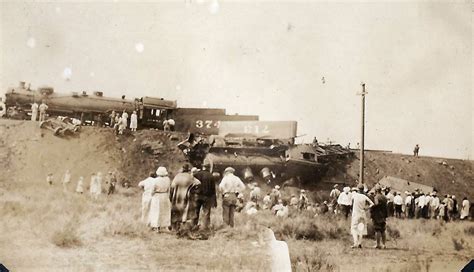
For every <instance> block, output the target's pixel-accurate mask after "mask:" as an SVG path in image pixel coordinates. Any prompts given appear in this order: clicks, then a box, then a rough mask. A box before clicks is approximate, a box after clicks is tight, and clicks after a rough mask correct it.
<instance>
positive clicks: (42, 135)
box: [0, 120, 186, 184]
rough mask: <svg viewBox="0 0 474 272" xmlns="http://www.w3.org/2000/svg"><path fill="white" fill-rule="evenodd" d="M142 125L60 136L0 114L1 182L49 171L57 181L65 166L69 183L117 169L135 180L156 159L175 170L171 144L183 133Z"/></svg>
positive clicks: (178, 158) (177, 157)
mask: <svg viewBox="0 0 474 272" xmlns="http://www.w3.org/2000/svg"><path fill="white" fill-rule="evenodd" d="M170 136H171V134H168V133H163V132H160V131H152V130H143V131H139V132H136V133H135V134H133V135H131V134H129V135H120V136H118V137H116V136H115V135H114V134H113V131H112V129H109V128H96V127H83V128H82V129H81V132H80V133H79V134H78V135H77V136H73V137H67V138H61V137H56V136H53V135H52V132H51V131H48V130H44V129H40V128H39V127H38V123H33V122H30V121H12V120H0V166H1V167H2V169H5V171H4V172H3V174H2V175H0V184H1V183H3V184H6V183H5V182H3V181H5V180H6V179H16V180H21V181H28V182H44V183H46V176H47V175H48V173H53V175H54V181H55V182H56V183H59V182H60V180H61V177H62V175H63V174H64V172H65V171H66V170H67V169H70V170H71V173H72V178H73V183H74V184H75V183H76V181H77V179H78V178H79V177H80V176H83V177H84V180H85V182H86V184H87V183H88V181H89V178H90V175H91V174H92V173H97V172H102V173H103V174H106V173H107V172H108V171H114V170H117V173H118V176H119V180H120V182H129V183H130V184H136V183H138V182H139V181H140V180H142V179H144V178H145V177H147V176H148V175H149V173H150V172H151V171H155V170H156V168H157V167H158V166H160V165H164V166H166V167H168V168H169V171H171V172H172V173H176V171H177V170H178V169H179V167H180V166H181V164H182V163H183V162H184V157H183V155H182V154H181V151H180V150H179V149H177V148H176V144H177V142H178V141H179V140H182V139H184V137H186V135H184V134H179V133H174V134H173V137H170Z"/></svg>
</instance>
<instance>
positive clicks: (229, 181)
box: [219, 167, 245, 227]
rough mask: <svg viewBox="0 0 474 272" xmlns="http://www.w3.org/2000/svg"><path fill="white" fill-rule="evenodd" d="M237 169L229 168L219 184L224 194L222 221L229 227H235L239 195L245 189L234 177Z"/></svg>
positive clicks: (239, 180)
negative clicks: (235, 212)
mask: <svg viewBox="0 0 474 272" xmlns="http://www.w3.org/2000/svg"><path fill="white" fill-rule="evenodd" d="M234 172H235V169H234V168H232V167H227V168H226V169H225V170H224V177H223V178H222V181H221V183H220V184H219V190H220V192H221V193H222V219H223V220H224V223H225V224H226V225H228V226H231V227H234V211H235V206H236V205H237V194H238V193H241V192H242V191H243V190H244V189H245V184H244V183H243V182H242V180H241V179H240V178H239V177H237V176H235V175H234Z"/></svg>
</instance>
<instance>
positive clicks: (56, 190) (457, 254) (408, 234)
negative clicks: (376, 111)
mask: <svg viewBox="0 0 474 272" xmlns="http://www.w3.org/2000/svg"><path fill="white" fill-rule="evenodd" d="M169 136H170V135H169V134H164V133H162V132H157V131H140V132H138V133H137V134H135V135H134V136H132V135H129V136H123V137H119V138H116V137H115V136H114V135H113V133H112V131H111V130H109V129H98V128H91V127H86V128H84V129H83V131H82V132H81V133H80V135H79V136H78V137H71V138H67V139H62V138H57V137H55V136H52V133H49V131H45V130H40V129H39V128H38V127H37V126H36V125H35V124H33V123H31V122H28V121H10V120H0V169H2V170H3V171H1V173H0V215H1V218H2V220H1V222H2V224H0V262H1V263H3V264H4V265H6V266H7V267H9V268H10V269H12V270H13V271H64V270H66V271H84V270H85V271H130V270H133V271H150V270H153V271H156V270H165V271H169V270H174V271H176V270H180V271H182V270H185V271H190V270H194V271H204V270H214V271H237V270H238V271H242V270H245V271H265V270H269V265H268V264H269V260H268V255H267V250H266V247H265V245H264V244H262V243H260V240H261V237H260V233H261V230H262V228H265V227H271V228H272V230H274V232H275V235H276V236H277V238H279V239H283V240H286V241H287V243H288V246H289V250H290V256H291V260H292V265H293V268H294V270H297V271H317V270H322V271H459V269H460V268H462V266H463V265H464V264H466V263H467V262H468V260H470V259H471V258H472V257H473V256H474V223H473V222H462V223H461V222H453V223H448V224H443V223H440V222H437V221H425V220H396V219H391V220H390V221H389V222H388V225H389V229H390V230H389V231H388V233H389V241H388V249H387V250H374V249H369V248H368V247H369V246H371V245H373V243H374V241H373V240H371V239H367V240H366V241H365V244H364V246H365V248H364V249H362V250H352V249H350V245H351V237H350V235H349V222H348V221H345V220H343V219H340V218H334V217H325V216H323V217H317V218H313V217H309V216H307V215H299V216H298V217H291V218H287V219H283V220H278V219H276V218H274V217H273V216H272V215H271V214H269V213H266V212H263V213H260V214H259V215H258V216H256V217H249V216H245V215H243V214H238V215H237V218H236V221H237V222H236V225H237V227H236V228H235V229H227V228H223V227H222V220H221V218H220V216H219V214H220V208H218V209H216V210H214V211H213V216H212V222H213V225H214V226H215V228H216V231H215V233H214V235H213V236H212V237H211V238H210V239H209V240H205V241H191V240H185V239H178V238H176V237H175V236H174V235H170V234H156V233H152V232H150V231H149V230H148V229H147V228H145V227H144V226H143V225H142V224H141V223H140V222H139V217H140V197H141V196H140V191H139V190H138V189H136V188H134V187H133V188H130V189H125V188H121V187H119V190H118V193H117V194H115V195H113V196H108V197H106V196H103V197H102V198H101V199H99V200H98V201H93V200H91V199H90V198H89V197H88V196H87V195H77V194H75V193H73V190H74V188H73V187H75V186H76V182H77V179H78V177H79V176H84V178H85V179H84V180H85V185H86V187H87V185H88V183H89V181H90V174H91V173H92V172H97V171H102V172H107V171H108V170H114V169H118V170H119V172H120V179H121V181H122V182H130V183H132V184H136V183H137V182H138V181H139V180H141V179H143V178H145V177H146V176H147V175H148V173H149V172H150V171H152V170H154V169H156V167H157V166H159V165H165V166H167V167H168V168H169V169H170V170H171V172H174V173H175V172H176V171H177V169H178V167H179V165H180V164H181V163H182V162H183V161H184V158H183V157H182V155H181V154H180V153H179V152H180V151H179V150H177V149H176V148H175V144H176V143H177V141H178V140H180V139H183V138H184V137H185V135H180V134H177V135H175V136H174V137H176V139H175V140H170V138H169ZM396 156H398V157H396ZM396 156H395V158H396V159H390V157H389V156H388V155H381V154H378V153H377V154H375V155H374V156H373V157H371V155H369V163H368V174H369V175H371V174H372V171H374V173H375V171H376V170H375V168H373V167H377V169H379V171H378V174H374V175H379V174H380V173H382V174H383V172H384V171H385V172H386V173H388V174H392V173H391V172H389V171H392V169H393V171H395V172H397V173H404V174H406V175H407V176H410V175H412V176H417V173H421V175H420V177H419V178H420V179H421V177H423V179H426V180H427V181H428V182H438V181H437V180H435V179H434V177H436V176H440V177H442V179H445V177H446V176H445V175H451V176H454V177H455V179H454V180H455V182H454V183H447V184H449V187H448V186H447V185H446V187H443V189H444V190H452V191H455V192H456V193H457V192H458V191H459V192H460V193H461V192H466V193H468V195H472V188H471V187H472V179H471V180H465V179H468V178H469V177H471V178H472V165H473V164H472V162H469V161H468V162H466V161H458V160H447V162H448V164H449V165H454V169H451V168H450V167H444V166H442V165H439V164H438V163H437V162H436V160H437V159H433V158H420V159H419V160H418V161H416V162H409V163H407V162H405V161H403V160H402V159H401V157H409V156H402V155H396ZM371 158H372V159H371ZM391 160H393V162H391ZM357 163H358V162H357V161H356V162H354V163H353V164H354V165H350V166H348V167H347V171H346V173H345V175H346V178H347V177H350V176H351V175H352V173H351V171H352V170H351V168H352V167H355V164H357ZM382 164H384V165H386V166H385V168H383V167H382V166H381V165H382ZM411 167H414V168H413V169H412V168H411ZM425 168H426V169H427V170H425ZM66 169H71V172H72V184H70V187H69V188H67V189H68V191H67V192H63V188H62V186H61V185H60V179H61V176H62V174H63V173H64V172H65V170H66ZM399 169H402V172H400V171H399ZM437 169H443V170H442V171H441V170H439V171H441V172H437V171H438V170H437ZM415 170H416V171H415ZM50 172H51V173H54V178H55V182H54V184H53V186H49V185H47V184H46V180H45V178H46V175H47V174H48V173H50ZM451 173H454V174H451ZM338 175H342V174H341V173H337V175H335V177H336V178H335V179H339V178H340V176H338ZM430 175H432V176H433V177H431V176H430ZM401 177H402V178H403V177H404V176H401ZM417 177H418V176H417ZM374 180H375V178H374ZM423 181H425V180H423ZM440 182H441V181H440ZM452 184H453V185H452ZM441 185H442V184H439V185H437V186H441ZM469 185H470V186H469ZM285 193H288V192H285ZM460 196H462V195H460Z"/></svg>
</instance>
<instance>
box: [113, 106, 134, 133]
mask: <svg viewBox="0 0 474 272" xmlns="http://www.w3.org/2000/svg"><path fill="white" fill-rule="evenodd" d="M109 117H110V122H109V125H110V127H112V128H113V129H114V131H115V134H116V135H122V134H123V132H124V131H125V130H126V129H127V125H128V113H127V112H126V111H125V110H124V111H123V112H122V115H120V113H118V112H117V113H116V112H115V111H112V113H111V114H110V116H109ZM137 127H138V115H137V112H136V111H133V112H132V114H131V115H130V130H131V131H137Z"/></svg>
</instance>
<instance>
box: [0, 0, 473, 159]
mask: <svg viewBox="0 0 474 272" xmlns="http://www.w3.org/2000/svg"><path fill="white" fill-rule="evenodd" d="M0 5H1V11H0V14H1V15H0V16H1V17H0V23H1V28H0V29H1V32H0V90H3V91H5V90H6V89H7V88H8V87H12V86H16V85H17V84H18V82H19V81H26V82H30V83H31V86H32V88H37V87H38V86H44V85H47V86H53V87H54V88H55V90H56V91H57V92H61V93H68V92H71V91H84V90H85V91H97V90H100V91H103V92H104V95H105V96H114V97H120V96H121V95H122V94H125V95H127V97H141V96H156V97H163V98H165V99H169V100H177V101H178V105H179V106H180V107H218V108H226V109H227V112H228V113H231V114H233V113H239V114H257V115H259V116H260V119H261V120H274V121H278V120H295V121H297V122H298V134H299V135H305V136H303V137H301V138H299V141H300V142H301V141H306V142H309V141H311V140H312V138H313V136H316V137H317V138H318V139H319V141H320V142H325V141H328V140H330V141H332V142H338V143H341V144H343V145H347V143H351V146H355V145H356V143H357V142H359V141H360V123H361V97H360V96H359V95H358V93H360V91H361V82H364V83H365V84H366V90H367V92H368V94H367V96H366V141H365V143H366V148H368V149H383V150H391V151H394V152H401V153H407V154H409V153H411V152H412V150H413V147H414V145H415V144H420V147H421V149H420V155H428V156H442V157H450V158H461V159H473V158H474V148H473V146H474V135H473V127H474V120H473V118H472V116H473V114H474V109H473V108H474V107H473V103H474V96H473V95H472V87H473V84H472V83H473V82H472V77H473V76H474V74H473V65H472V64H473V55H472V44H473V41H474V40H473V35H472V25H471V23H472V22H471V15H472V10H473V9H472V7H471V4H470V3H469V1H461V2H451V3H443V2H442V1H438V2H436V3H434V2H428V1H424V2H414V1H411V2H386V1H384V2H377V3H375V2H372V3H367V2H338V3H328V2H316V1H311V2H310V1H259V2H253V1H218V0H217V1H216V0H186V1H185V0H181V1H166V2H124V1H120V0H119V1H110V2H101V3H93V2H81V3H78V2H64V1H57V2H50V3H45V2H23V3H22V2H18V1H15V2H1V4H0Z"/></svg>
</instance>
